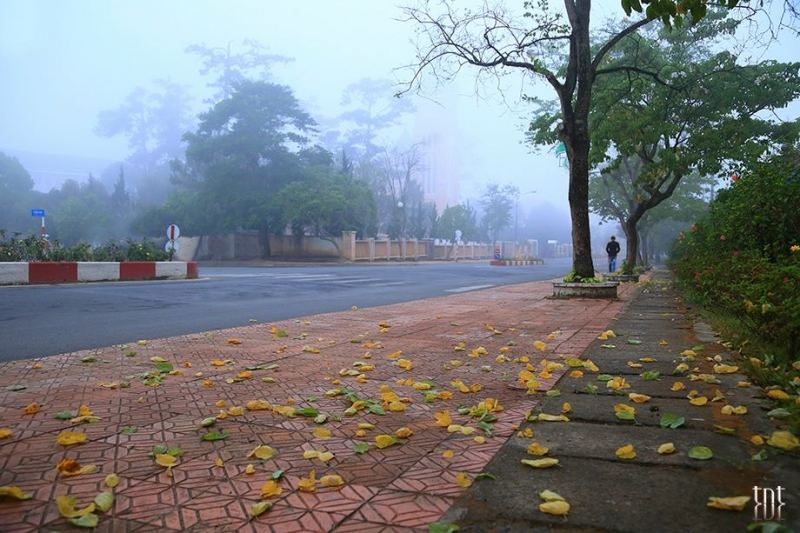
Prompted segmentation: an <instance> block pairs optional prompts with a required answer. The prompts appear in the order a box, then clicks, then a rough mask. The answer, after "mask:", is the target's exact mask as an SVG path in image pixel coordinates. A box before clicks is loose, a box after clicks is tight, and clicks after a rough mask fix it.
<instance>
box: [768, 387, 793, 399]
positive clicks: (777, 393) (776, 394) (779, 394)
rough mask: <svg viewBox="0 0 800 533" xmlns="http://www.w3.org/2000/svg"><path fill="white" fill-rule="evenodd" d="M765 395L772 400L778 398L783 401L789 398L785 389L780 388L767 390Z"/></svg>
mask: <svg viewBox="0 0 800 533" xmlns="http://www.w3.org/2000/svg"><path fill="white" fill-rule="evenodd" d="M767 396H769V397H770V398H772V399H773V400H780V401H785V400H788V399H790V398H791V396H789V395H788V394H787V393H786V392H785V391H782V390H780V389H772V390H771V391H768V392H767Z"/></svg>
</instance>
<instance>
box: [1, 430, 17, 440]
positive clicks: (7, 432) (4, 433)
mask: <svg viewBox="0 0 800 533" xmlns="http://www.w3.org/2000/svg"><path fill="white" fill-rule="evenodd" d="M13 434H14V432H13V431H11V429H10V428H0V440H3V439H7V438H9V437H10V436H12V435H13Z"/></svg>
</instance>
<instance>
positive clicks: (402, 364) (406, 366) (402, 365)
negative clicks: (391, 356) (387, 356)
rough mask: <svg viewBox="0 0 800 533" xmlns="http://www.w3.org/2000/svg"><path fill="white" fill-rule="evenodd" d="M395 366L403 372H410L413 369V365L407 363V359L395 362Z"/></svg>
mask: <svg viewBox="0 0 800 533" xmlns="http://www.w3.org/2000/svg"><path fill="white" fill-rule="evenodd" d="M395 365H397V366H398V367H399V368H402V369H403V370H411V369H412V368H413V367H414V363H412V362H411V361H409V360H408V359H398V360H397V361H395Z"/></svg>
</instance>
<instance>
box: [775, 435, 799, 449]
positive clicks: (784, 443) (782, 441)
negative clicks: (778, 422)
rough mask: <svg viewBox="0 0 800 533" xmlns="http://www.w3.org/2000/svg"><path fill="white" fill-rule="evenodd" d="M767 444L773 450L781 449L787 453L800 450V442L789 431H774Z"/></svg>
mask: <svg viewBox="0 0 800 533" xmlns="http://www.w3.org/2000/svg"><path fill="white" fill-rule="evenodd" d="M767 444H769V445H770V446H772V447H773V448H780V449H781V450H786V451H792V450H794V449H797V448H800V440H798V438H797V437H796V436H794V435H792V434H791V433H790V432H789V431H773V432H772V435H770V437H769V438H768V439H767Z"/></svg>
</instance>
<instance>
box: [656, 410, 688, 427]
mask: <svg viewBox="0 0 800 533" xmlns="http://www.w3.org/2000/svg"><path fill="white" fill-rule="evenodd" d="M684 422H686V419H685V418H683V417H682V416H678V415H676V414H673V413H664V414H663V415H661V420H660V422H659V425H660V426H661V427H662V428H670V429H676V428H679V427H681V426H682V425H683V424H684Z"/></svg>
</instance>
